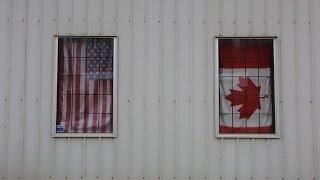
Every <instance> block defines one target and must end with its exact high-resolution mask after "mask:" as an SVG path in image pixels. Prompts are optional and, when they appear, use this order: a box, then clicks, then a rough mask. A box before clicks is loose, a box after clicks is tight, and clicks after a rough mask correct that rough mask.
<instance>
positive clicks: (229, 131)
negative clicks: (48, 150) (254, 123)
mask: <svg viewBox="0 0 320 180" xmlns="http://www.w3.org/2000/svg"><path fill="white" fill-rule="evenodd" d="M219 132H220V133H224V134H236V133H256V134H259V133H264V134H271V133H274V130H273V126H264V127H229V126H222V125H220V126H219Z"/></svg>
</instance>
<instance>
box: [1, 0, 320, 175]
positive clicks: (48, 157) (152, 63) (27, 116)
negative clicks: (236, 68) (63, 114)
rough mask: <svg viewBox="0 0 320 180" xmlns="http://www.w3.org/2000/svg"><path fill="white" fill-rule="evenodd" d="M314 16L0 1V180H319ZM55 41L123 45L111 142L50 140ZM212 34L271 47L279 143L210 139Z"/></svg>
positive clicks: (250, 5)
mask: <svg viewBox="0 0 320 180" xmlns="http://www.w3.org/2000/svg"><path fill="white" fill-rule="evenodd" d="M319 10H320V1H319V0H0V85H1V87H0V177H2V179H10V180H11V179H30V180H31V179H32V180H33V179H41V180H42V179H74V180H79V179H109V180H112V179H118V180H125V179H153V180H155V179H158V180H159V179H172V180H175V179H179V180H180V179H181V180H182V179H186V180H190V179H196V180H200V179H203V180H205V179H212V180H217V179H220V180H231V179H232V180H233V179H236V180H248V179H257V180H261V179H266V180H268V179H273V180H284V179H288V180H294V179H297V180H316V179H320V178H319V173H320V166H319V162H320V160H319V158H320V157H319V156H320V142H319V141H320V122H319V118H320V113H319V109H318V107H320V93H319V92H320V78H319V77H320V71H319V70H318V69H320V61H319V58H320V49H319V45H320V44H319V43H320V33H319V32H320V20H319V19H320V11H319ZM54 34H77V35H78V34H83V35H117V36H119V37H120V38H119V39H120V41H119V87H118V90H119V97H118V98H119V108H118V109H119V112H118V113H119V119H118V122H119V124H118V130H119V137H118V138H114V139H113V138H59V139H54V138H51V136H50V135H51V113H52V108H51V104H52V103H51V95H52V94H51V93H52V66H53V62H54V61H55V60H54V59H53V51H54V47H53V35H54ZM217 35H225V36H261V35H270V36H274V35H275V36H279V39H280V44H279V50H280V61H281V67H280V74H281V82H282V83H281V89H280V92H281V98H280V99H281V107H282V112H281V116H282V120H281V123H282V127H283V128H282V130H281V138H280V139H216V138H215V137H214V119H213V117H214V113H213V112H214V107H213V105H214V99H213V98H214V96H213V94H214V92H213V89H214V87H213V86H214V77H213V74H214V72H213V70H214V67H213V66H214V63H213V62H214V48H213V38H214V37H215V36H217Z"/></svg>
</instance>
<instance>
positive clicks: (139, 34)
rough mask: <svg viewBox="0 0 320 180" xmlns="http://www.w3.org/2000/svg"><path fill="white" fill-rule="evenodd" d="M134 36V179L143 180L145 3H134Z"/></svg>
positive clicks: (144, 157) (141, 1)
mask: <svg viewBox="0 0 320 180" xmlns="http://www.w3.org/2000/svg"><path fill="white" fill-rule="evenodd" d="M132 3H133V4H132V6H133V7H132V10H133V11H132V16H133V18H132V19H133V27H132V28H133V34H134V36H133V37H132V48H133V49H132V56H133V59H134V61H133V63H132V68H133V70H134V72H133V77H134V78H133V81H132V82H131V83H132V88H131V90H132V99H133V103H132V118H133V120H134V123H133V124H132V128H133V129H132V133H133V135H132V136H134V137H133V142H132V145H133V147H132V162H131V163H132V178H133V179H143V177H144V160H145V159H146V154H145V152H144V113H145V112H144V102H145V101H144V91H145V90H144V83H145V82H144V70H145V68H144V63H145V60H146V58H145V51H146V50H145V48H146V47H145V24H146V20H145V6H144V5H145V1H144V0H138V1H136V0H135V1H132Z"/></svg>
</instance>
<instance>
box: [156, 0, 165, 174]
mask: <svg viewBox="0 0 320 180" xmlns="http://www.w3.org/2000/svg"><path fill="white" fill-rule="evenodd" d="M159 3H160V7H159V8H160V12H159V24H160V25H159V26H160V28H159V30H160V32H159V35H160V37H159V48H160V50H159V61H160V65H159V89H160V90H159V91H160V92H159V148H160V150H159V176H158V179H163V177H164V153H165V151H164V150H165V145H166V143H165V138H164V137H163V136H164V133H163V132H164V113H165V111H164V103H165V95H166V94H165V84H166V83H165V80H166V79H165V78H164V70H165V65H166V64H165V50H164V24H165V22H164V14H163V13H164V9H163V8H164V0H160V2H159Z"/></svg>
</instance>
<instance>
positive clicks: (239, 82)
mask: <svg viewBox="0 0 320 180" xmlns="http://www.w3.org/2000/svg"><path fill="white" fill-rule="evenodd" d="M272 71H273V40H272V39H245V38H226V39H223V38H221V39H219V82H220V83H219V84H220V87H219V89H220V92H219V94H220V98H219V104H220V120H219V124H220V127H219V130H220V131H219V132H220V133H274V118H273V117H274V116H273V108H272V106H273V105H272V104H273V91H272V88H273V82H272V79H273V77H271V75H272V73H271V72H272Z"/></svg>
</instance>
